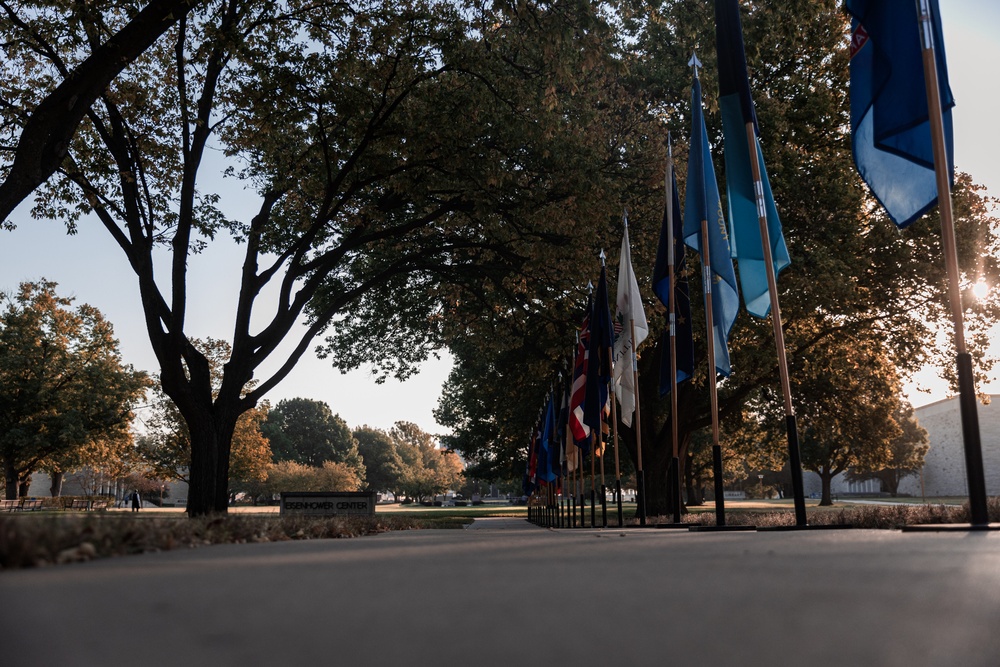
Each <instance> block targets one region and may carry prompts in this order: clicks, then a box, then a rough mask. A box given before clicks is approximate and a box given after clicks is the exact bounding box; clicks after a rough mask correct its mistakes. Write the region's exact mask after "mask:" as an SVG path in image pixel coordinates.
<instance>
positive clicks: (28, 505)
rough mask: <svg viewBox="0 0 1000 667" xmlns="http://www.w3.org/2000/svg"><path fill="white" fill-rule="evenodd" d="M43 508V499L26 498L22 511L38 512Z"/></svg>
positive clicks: (22, 502)
mask: <svg viewBox="0 0 1000 667" xmlns="http://www.w3.org/2000/svg"><path fill="white" fill-rule="evenodd" d="M41 509H42V501H41V500H34V499H28V498H26V499H24V500H23V501H21V511H22V512H37V511H40V510H41Z"/></svg>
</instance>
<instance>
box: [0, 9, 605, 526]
mask: <svg viewBox="0 0 1000 667" xmlns="http://www.w3.org/2000/svg"><path fill="white" fill-rule="evenodd" d="M115 11H116V10H115V8H114V7H112V6H110V5H109V6H103V5H99V6H93V7H91V6H88V11H86V12H81V11H78V10H77V8H76V6H73V5H68V6H66V7H65V8H62V7H47V8H46V9H45V10H44V11H23V12H20V11H16V10H15V11H11V12H8V15H7V17H6V20H4V21H3V22H2V23H0V31H2V33H3V37H4V41H5V43H6V44H7V45H8V50H7V58H8V67H7V68H6V70H5V75H6V80H5V82H4V89H3V91H4V93H3V98H4V105H3V106H2V107H0V113H2V114H3V122H4V123H5V125H6V127H8V128H9V130H10V131H11V133H12V134H16V133H17V132H18V131H19V128H21V127H22V124H23V123H24V120H25V119H26V118H30V117H31V113H32V112H33V111H34V110H35V108H36V106H37V105H38V104H39V100H41V99H42V98H43V97H44V95H45V94H46V93H47V92H48V91H50V90H52V89H53V87H54V86H56V85H58V84H59V83H60V82H62V81H63V80H64V79H65V78H66V77H67V76H68V73H69V72H70V71H72V65H73V63H74V62H76V61H77V60H78V59H79V58H80V56H81V55H82V54H81V52H85V51H86V50H87V48H86V47H83V46H78V45H84V44H87V45H92V44H94V43H95V41H97V40H98V39H99V36H100V35H101V34H103V33H104V32H105V31H106V29H107V26H108V25H111V24H112V23H113V21H112V16H113V15H114V12H115ZM174 18H177V17H176V16H175V17H174ZM601 31H602V24H601V23H600V21H599V20H598V18H597V12H596V11H595V9H594V8H593V7H591V6H590V5H589V4H588V3H586V2H582V1H581V2H560V3H552V4H547V3H542V4H534V3H527V4H525V3H519V4H518V5H517V6H516V7H515V6H507V5H504V4H497V5H496V6H495V8H493V7H489V8H484V7H480V6H477V5H474V4H471V3H470V4H469V5H458V4H455V3H451V2H443V1H437V0H415V1H412V2H405V3H397V2H391V3H390V2H385V1H374V2H337V3H301V2H297V1H293V2H286V3H277V2H268V1H259V0H252V1H251V0H215V1H214V2H206V3H203V4H199V5H198V6H197V7H195V8H194V9H192V10H191V11H190V12H188V13H187V14H184V15H182V16H181V17H180V18H179V19H178V21H177V24H176V25H175V26H173V27H172V28H170V29H169V30H168V32H167V33H165V35H164V37H163V38H162V39H160V40H158V41H156V42H155V43H153V44H152V46H151V47H150V48H149V49H147V50H146V51H144V52H143V53H142V55H140V56H138V57H136V58H135V60H134V61H133V62H131V63H130V64H129V65H128V66H127V67H126V68H125V69H124V70H122V72H121V74H120V75H119V76H118V77H117V78H116V79H115V80H114V81H112V82H111V83H110V84H109V85H108V86H107V87H106V88H105V89H104V90H103V91H102V93H101V95H100V96H99V98H98V101H97V103H96V104H94V105H93V106H92V107H90V108H89V110H88V111H87V114H86V116H85V117H84V119H83V122H82V124H81V126H80V129H79V131H78V132H77V134H76V136H75V138H74V139H73V141H72V142H71V143H70V145H69V146H68V147H67V150H66V152H65V157H64V158H63V160H62V162H61V163H60V164H59V168H58V170H57V172H56V175H55V177H54V178H52V179H50V180H49V181H48V182H47V183H46V185H44V186H43V187H42V188H41V189H40V190H39V191H38V192H37V198H36V200H35V207H34V214H35V215H36V216H39V217H55V218H62V219H64V220H66V221H67V222H68V224H69V225H70V226H71V227H72V226H73V225H75V224H77V223H78V221H80V220H81V217H80V216H82V215H85V214H86V215H88V217H87V218H86V223H87V224H91V221H92V220H94V219H96V220H97V221H99V223H98V224H101V225H102V226H103V227H104V228H105V229H106V230H107V231H108V233H109V235H110V238H111V239H112V240H113V241H114V243H116V244H117V245H118V246H119V247H120V248H121V250H122V252H123V253H124V254H125V255H126V257H127V258H128V261H129V263H130V265H131V267H132V268H133V270H134V272H135V274H136V278H137V281H138V284H139V291H140V296H141V300H142V307H143V312H144V315H145V320H146V327H147V331H148V334H149V338H150V342H151V344H152V347H153V350H154V353H155V354H156V357H157V361H158V364H159V366H160V379H161V383H162V386H163V390H164V392H165V393H166V394H167V395H168V396H169V397H170V398H171V399H172V400H173V402H174V403H175V404H176V406H177V408H178V410H179V411H180V413H181V415H182V416H183V418H184V420H185V422H186V423H187V425H188V427H189V429H190V434H191V445H192V447H191V451H192V457H191V489H190V496H189V503H188V511H189V513H191V514H202V513H206V512H211V511H220V512H221V511H225V510H226V498H227V490H228V479H227V478H228V471H229V464H230V441H231V439H232V435H233V430H234V428H235V425H236V422H237V419H238V417H239V415H240V414H241V413H243V412H245V411H246V410H248V409H250V408H252V407H253V406H254V405H255V404H256V403H257V402H258V401H259V400H260V399H261V398H262V397H263V396H264V395H265V394H266V393H267V392H268V391H269V390H271V389H272V388H273V387H274V386H275V385H276V384H277V383H278V382H279V381H281V380H282V379H283V378H284V377H285V376H286V375H287V374H288V372H289V371H290V369H291V368H292V367H293V366H294V364H295V363H296V361H297V360H298V359H299V357H300V356H301V355H302V354H303V353H304V352H305V351H306V350H307V349H308V348H309V347H310V345H311V344H312V343H313V342H314V341H315V340H317V338H318V337H321V336H322V335H323V334H324V332H326V333H327V334H328V338H327V339H326V343H325V350H326V352H327V353H329V354H330V355H331V356H332V357H333V362H334V364H335V365H336V366H338V367H340V368H343V369H346V368H353V367H356V366H358V365H359V364H362V363H365V362H369V361H371V362H376V363H377V364H379V366H380V368H381V370H382V372H383V373H397V374H399V375H405V374H406V373H408V372H410V371H411V370H412V369H413V367H414V366H413V364H414V362H416V361H418V360H420V359H422V358H423V357H425V356H426V354H427V352H428V351H429V350H430V349H432V348H433V347H435V346H436V345H439V344H440V340H441V338H440V333H441V327H442V324H441V323H442V321H443V320H444V319H446V316H447V313H448V310H449V308H451V307H452V306H454V305H455V304H457V303H459V302H464V301H465V300H467V299H476V298H477V296H478V295H479V294H482V293H483V292H484V291H491V290H500V291H502V290H506V289H508V284H507V283H508V281H509V280H510V279H511V278H510V277H511V276H516V277H517V278H516V280H517V281H520V280H523V279H524V277H525V276H526V275H529V274H530V269H531V268H532V266H533V265H532V264H531V263H530V261H529V258H530V257H531V255H532V248H534V247H535V246H537V245H539V244H541V245H545V244H565V243H566V242H567V241H568V239H569V237H570V235H571V233H574V232H580V231H583V229H585V228H586V225H589V224H593V221H594V220H595V219H596V217H595V215H594V213H593V212H592V211H601V210H602V207H603V205H604V204H603V202H602V199H603V197H602V192H601V188H600V187H598V185H599V184H598V183H597V181H596V180H595V178H594V173H593V168H592V167H593V164H594V163H593V162H592V161H589V160H588V159H587V158H589V157H590V156H591V155H592V154H594V153H598V152H600V151H601V150H604V148H605V147H604V146H602V145H601V143H600V141H599V140H598V139H596V138H595V137H594V136H593V135H591V134H590V133H589V132H588V130H589V128H588V124H589V123H588V121H589V117H590V116H591V115H592V114H593V113H594V112H595V109H597V108H598V107H599V105H600V103H601V100H599V99H596V97H595V95H594V94H593V93H592V92H591V91H590V90H588V88H587V87H585V86H581V85H578V84H579V82H580V81H581V77H583V76H585V75H586V73H587V72H589V71H592V70H593V69H594V66H595V65H596V64H599V63H598V61H599V60H600V58H601V57H603V53H604V51H603V50H602V46H601V44H602V32H601ZM214 149H218V152H219V153H221V154H224V155H226V156H227V158H228V160H229V163H228V166H229V171H228V174H229V175H230V176H232V177H234V178H236V179H239V180H240V181H241V182H242V183H243V184H245V185H246V186H247V187H248V188H249V189H251V191H252V192H254V193H256V195H257V196H258V204H259V205H258V208H257V212H256V214H254V215H252V216H248V218H245V219H238V220H237V219H233V218H232V217H229V216H227V215H225V214H224V212H223V209H222V208H221V207H220V204H219V201H218V197H217V196H216V195H215V194H214V193H213V192H212V189H211V187H210V186H206V185H205V183H204V179H203V178H202V172H203V171H204V170H205V163H206V156H207V155H208V152H209V151H212V150H214ZM11 157H12V154H10V153H9V154H8V159H11ZM573 223H576V226H577V227H576V229H574V225H573ZM227 234H228V235H231V236H233V237H234V238H236V239H237V240H238V241H240V242H241V243H243V247H244V249H245V257H244V261H243V266H242V269H240V270H239V274H240V288H239V295H238V298H237V299H236V302H235V313H236V316H235V322H234V327H233V338H232V349H233V352H232V355H231V358H230V359H229V360H228V362H227V363H226V364H225V371H224V374H223V381H222V383H221V387H219V389H218V391H214V390H213V386H212V381H211V377H210V373H209V368H208V361H207V359H206V358H205V357H204V355H203V354H202V353H201V352H200V351H199V350H198V349H197V348H196V347H195V346H194V345H193V344H192V342H191V339H190V335H189V322H188V317H187V315H188V312H187V311H188V309H187V301H188V290H189V285H188V267H189V264H190V262H191V261H193V260H194V255H195V254H196V253H197V251H198V249H199V248H200V247H202V246H203V244H205V243H208V242H210V241H211V240H212V239H214V238H216V237H217V236H220V235H227ZM154 266H159V267H167V270H166V271H158V272H154ZM161 276H162V278H161ZM199 289H204V286H203V285H199ZM265 292H266V294H267V298H266V299H260V298H259V297H261V295H262V294H264V293H265ZM303 321H305V323H306V326H305V327H304V328H299V324H300V323H301V322H303ZM289 335H291V336H293V340H292V341H290V344H289V345H287V346H285V347H282V348H281V350H280V351H278V348H279V343H281V342H282V341H283V340H284V339H285V337H286V336H289ZM277 355H284V356H281V357H280V358H278V359H272V357H273V356H277ZM265 360H269V361H270V365H269V366H268V368H269V369H273V370H271V371H269V374H267V375H265V376H263V377H262V378H261V380H260V382H259V384H258V385H257V386H256V387H255V388H254V389H253V390H251V391H248V392H246V391H244V388H245V387H246V385H247V383H248V382H249V381H250V379H251V377H253V376H254V374H255V372H257V371H260V370H261V368H262V364H263V363H264V362H265Z"/></svg>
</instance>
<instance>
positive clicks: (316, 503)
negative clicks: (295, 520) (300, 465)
mask: <svg viewBox="0 0 1000 667" xmlns="http://www.w3.org/2000/svg"><path fill="white" fill-rule="evenodd" d="M281 513H282V514H307V515H312V516H332V515H336V514H375V492H371V493H368V492H361V491H357V492H354V491H287V492H282V494H281Z"/></svg>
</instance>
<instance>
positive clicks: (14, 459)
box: [0, 280, 149, 499]
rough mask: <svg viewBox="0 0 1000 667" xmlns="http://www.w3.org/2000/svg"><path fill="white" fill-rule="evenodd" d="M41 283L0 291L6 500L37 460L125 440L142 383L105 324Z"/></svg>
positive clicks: (0, 457)
mask: <svg viewBox="0 0 1000 667" xmlns="http://www.w3.org/2000/svg"><path fill="white" fill-rule="evenodd" d="M72 304H73V299H72V298H67V297H60V296H58V295H57V294H56V284H55V283H53V282H49V281H45V280H42V281H39V282H37V283H27V282H26V283H21V285H20V286H19V288H18V290H17V291H16V292H9V293H2V294H0V307H2V309H3V310H2V312H0V463H2V465H3V471H4V482H5V489H6V497H7V498H8V499H10V498H16V497H17V494H18V488H19V486H20V485H22V484H23V483H24V482H25V481H26V480H27V478H28V477H29V476H30V475H31V473H32V472H33V471H34V470H36V469H38V468H39V467H40V466H41V465H43V464H44V463H45V462H49V463H52V464H55V462H57V461H59V460H60V459H66V458H68V457H70V455H71V453H72V452H74V450H77V449H80V448H83V447H84V446H85V445H87V443H89V442H92V441H95V440H101V439H105V438H107V439H118V438H122V437H125V435H124V434H125V433H127V431H128V428H129V424H130V422H131V420H132V410H133V408H134V407H135V406H136V404H137V403H138V402H139V401H140V400H141V399H142V396H143V394H144V393H145V390H146V386H147V385H148V384H149V381H148V379H147V377H146V375H145V373H142V372H139V371H136V370H134V369H133V368H132V367H131V366H129V365H126V364H123V363H122V360H121V357H120V355H119V352H118V341H117V340H115V338H114V331H113V329H112V327H111V324H110V323H109V322H108V321H107V320H105V319H104V317H103V316H102V315H101V313H100V312H99V311H98V310H97V309H96V308H93V307H92V306H89V305H86V304H84V305H81V306H78V307H77V308H75V309H71V306H72Z"/></svg>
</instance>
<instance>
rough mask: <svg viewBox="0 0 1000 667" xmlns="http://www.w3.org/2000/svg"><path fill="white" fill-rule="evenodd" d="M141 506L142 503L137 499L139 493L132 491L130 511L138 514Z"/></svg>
mask: <svg viewBox="0 0 1000 667" xmlns="http://www.w3.org/2000/svg"><path fill="white" fill-rule="evenodd" d="M141 506H142V501H141V500H140V499H139V492H138V491H137V490H136V491H132V511H133V512H138V511H139V508H140V507H141Z"/></svg>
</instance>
